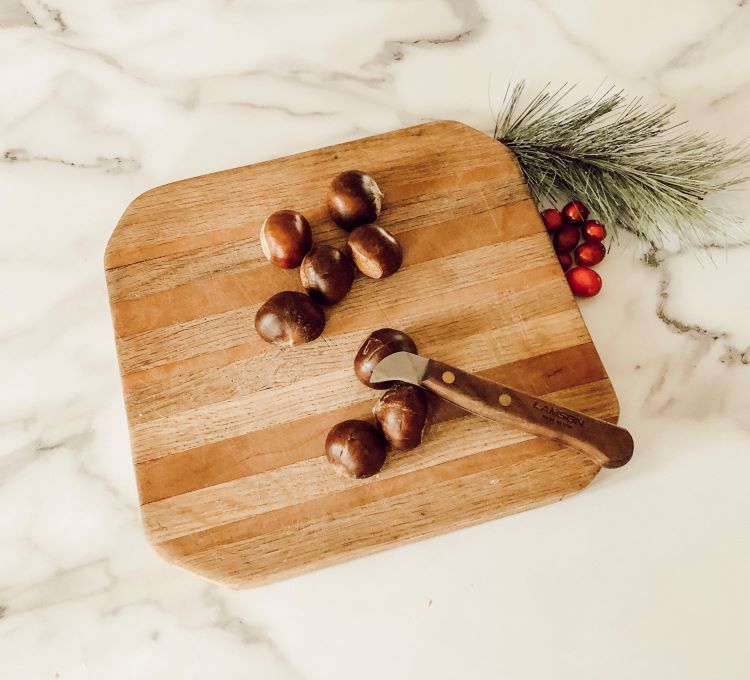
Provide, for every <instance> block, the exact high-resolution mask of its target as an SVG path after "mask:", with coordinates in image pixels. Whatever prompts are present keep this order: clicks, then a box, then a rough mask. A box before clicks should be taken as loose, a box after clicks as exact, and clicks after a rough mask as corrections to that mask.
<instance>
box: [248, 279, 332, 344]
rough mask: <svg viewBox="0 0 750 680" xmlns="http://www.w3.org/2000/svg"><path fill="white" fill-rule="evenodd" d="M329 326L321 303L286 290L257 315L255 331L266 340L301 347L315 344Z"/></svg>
mask: <svg viewBox="0 0 750 680" xmlns="http://www.w3.org/2000/svg"><path fill="white" fill-rule="evenodd" d="M325 325H326V317H325V314H324V313H323V310H322V309H321V308H320V305H318V303H317V302H315V301H314V300H311V299H310V298H309V297H307V295H305V294H304V293H297V292H296V291H293V290H284V291H282V292H281V293H276V294H275V295H272V296H271V297H270V298H268V300H266V301H265V302H264V303H263V304H262V305H261V306H260V308H259V309H258V311H257V313H256V314H255V330H256V331H257V332H258V335H260V337H261V338H263V340H265V341H266V342H271V343H274V344H279V345H282V344H283V345H290V346H291V345H301V344H303V343H305V342H310V341H311V340H315V338H317V337H318V336H319V335H320V334H321V333H322V332H323V328H325Z"/></svg>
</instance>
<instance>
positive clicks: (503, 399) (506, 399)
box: [498, 393, 513, 406]
mask: <svg viewBox="0 0 750 680" xmlns="http://www.w3.org/2000/svg"><path fill="white" fill-rule="evenodd" d="M498 401H499V402H500V406H510V402H511V401H513V399H511V396H510V395H509V394H505V393H503V394H501V395H500V399H498Z"/></svg>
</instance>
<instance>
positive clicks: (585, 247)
mask: <svg viewBox="0 0 750 680" xmlns="http://www.w3.org/2000/svg"><path fill="white" fill-rule="evenodd" d="M606 254H607V250H606V248H605V247H604V245H603V244H602V242H601V241H586V242H585V243H581V245H580V246H578V247H577V248H576V250H575V256H576V262H577V263H578V264H583V265H586V266H587V267H593V266H594V265H595V264H599V263H600V262H601V261H602V260H603V259H604V256H605V255H606Z"/></svg>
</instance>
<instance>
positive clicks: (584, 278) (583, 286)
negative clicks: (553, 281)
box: [565, 267, 602, 297]
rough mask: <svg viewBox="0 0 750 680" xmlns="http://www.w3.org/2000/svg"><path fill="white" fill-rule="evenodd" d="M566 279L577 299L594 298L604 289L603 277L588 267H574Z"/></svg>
mask: <svg viewBox="0 0 750 680" xmlns="http://www.w3.org/2000/svg"><path fill="white" fill-rule="evenodd" d="M565 278H567V279H568V285H569V286H570V290H572V291H573V295H575V296H576V297H594V295H596V294H597V293H598V292H599V291H600V290H601V289H602V277H601V276H599V274H597V273H596V272H595V271H594V270H593V269H589V268H588V267H573V269H569V270H568V271H567V272H566V274H565Z"/></svg>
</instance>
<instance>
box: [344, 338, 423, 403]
mask: <svg viewBox="0 0 750 680" xmlns="http://www.w3.org/2000/svg"><path fill="white" fill-rule="evenodd" d="M396 352H412V353H413V354H416V352H417V346H416V344H415V343H414V340H412V339H411V338H410V337H409V336H408V335H407V334H406V333H404V332H402V331H397V330H395V329H393V328H380V329H378V330H376V331H373V332H372V333H370V335H368V336H367V339H366V340H365V341H364V342H363V343H362V344H361V345H360V348H359V349H358V350H357V354H356V356H355V357H354V373H355V374H356V376H357V378H359V380H360V382H362V383H364V384H365V385H367V386H368V387H374V388H375V389H386V388H388V387H390V386H391V385H393V384H394V382H393V381H389V382H384V383H371V382H370V376H371V375H372V372H373V371H374V370H375V366H377V365H378V364H379V363H380V362H381V361H382V360H383V359H385V358H386V357H387V356H388V355H389V354H394V353H396Z"/></svg>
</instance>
